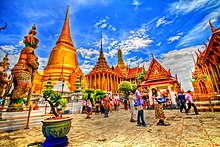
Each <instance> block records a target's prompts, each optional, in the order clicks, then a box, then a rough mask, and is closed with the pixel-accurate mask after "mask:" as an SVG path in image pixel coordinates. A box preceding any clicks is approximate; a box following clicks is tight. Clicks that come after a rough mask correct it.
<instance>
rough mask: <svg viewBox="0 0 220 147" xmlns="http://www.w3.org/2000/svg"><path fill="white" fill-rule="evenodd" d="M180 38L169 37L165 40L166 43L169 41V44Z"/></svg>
mask: <svg viewBox="0 0 220 147" xmlns="http://www.w3.org/2000/svg"><path fill="white" fill-rule="evenodd" d="M180 37H181V36H179V35H177V36H171V37H169V38H168V39H167V41H169V43H171V42H173V41H176V40H179V39H180Z"/></svg>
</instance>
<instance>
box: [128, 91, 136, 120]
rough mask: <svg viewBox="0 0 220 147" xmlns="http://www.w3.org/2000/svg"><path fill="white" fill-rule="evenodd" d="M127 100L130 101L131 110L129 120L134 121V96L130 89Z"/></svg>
mask: <svg viewBox="0 0 220 147" xmlns="http://www.w3.org/2000/svg"><path fill="white" fill-rule="evenodd" d="M129 93H130V94H129V96H128V98H129V101H130V110H131V119H130V122H136V120H135V119H134V118H135V117H136V110H135V107H134V104H135V98H134V96H133V93H132V92H131V91H130V92H129Z"/></svg>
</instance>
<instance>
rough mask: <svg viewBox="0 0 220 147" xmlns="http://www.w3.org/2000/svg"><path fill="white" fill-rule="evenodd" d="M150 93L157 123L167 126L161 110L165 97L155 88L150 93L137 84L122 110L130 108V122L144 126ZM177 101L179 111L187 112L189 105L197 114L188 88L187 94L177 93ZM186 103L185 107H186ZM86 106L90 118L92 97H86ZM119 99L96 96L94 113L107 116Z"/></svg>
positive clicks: (108, 95)
mask: <svg viewBox="0 0 220 147" xmlns="http://www.w3.org/2000/svg"><path fill="white" fill-rule="evenodd" d="M150 94H151V98H152V100H153V104H152V106H153V108H154V111H155V118H156V119H158V123H157V125H162V126H168V125H169V124H168V123H165V113H164V110H163V107H164V104H166V103H167V100H166V99H165V95H164V94H163V93H161V92H160V91H157V89H156V88H152V89H151V93H149V90H148V89H147V88H146V87H145V88H144V89H142V87H141V85H138V86H137V90H136V91H135V93H133V92H131V91H130V92H129V96H128V99H125V100H124V110H130V112H131V117H130V122H137V126H146V125H147V123H146V122H145V120H144V110H145V109H146V108H147V107H149V106H150V104H149V95H150ZM177 103H178V105H179V109H180V112H181V113H182V112H183V109H184V110H185V113H188V112H189V110H190V109H191V107H193V108H194V112H195V114H196V115H198V111H197V108H196V106H195V104H194V103H193V98H192V95H191V91H190V90H188V91H187V94H184V92H183V91H180V92H178V95H177ZM186 104H187V107H186ZM84 105H85V106H87V108H86V114H87V117H86V119H88V118H91V115H92V99H88V100H87V102H86V103H85V104H84ZM119 106H120V99H119V98H114V97H113V96H112V95H110V94H106V96H105V97H104V98H103V99H99V98H97V99H96V101H95V107H94V108H95V114H100V113H101V114H104V117H108V116H109V112H112V111H113V110H114V111H119Z"/></svg>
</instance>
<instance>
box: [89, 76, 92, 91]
mask: <svg viewBox="0 0 220 147" xmlns="http://www.w3.org/2000/svg"><path fill="white" fill-rule="evenodd" d="M89 88H90V89H92V76H91V75H90V76H89Z"/></svg>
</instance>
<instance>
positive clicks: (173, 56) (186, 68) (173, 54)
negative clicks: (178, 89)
mask: <svg viewBox="0 0 220 147" xmlns="http://www.w3.org/2000/svg"><path fill="white" fill-rule="evenodd" d="M197 49H200V50H201V51H203V50H204V46H203V45H198V46H191V47H187V48H183V49H180V50H172V51H170V52H168V53H166V54H162V55H161V58H160V59H158V61H159V62H160V63H161V65H162V66H164V68H165V69H166V70H168V69H169V68H170V70H171V74H172V76H175V74H177V76H178V80H179V82H181V84H182V88H183V89H184V90H188V89H190V90H192V89H193V88H192V84H191V81H190V79H191V76H192V71H193V68H194V63H193V58H192V54H193V56H194V58H195V53H194V51H197Z"/></svg>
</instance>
